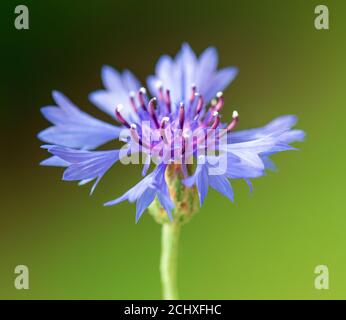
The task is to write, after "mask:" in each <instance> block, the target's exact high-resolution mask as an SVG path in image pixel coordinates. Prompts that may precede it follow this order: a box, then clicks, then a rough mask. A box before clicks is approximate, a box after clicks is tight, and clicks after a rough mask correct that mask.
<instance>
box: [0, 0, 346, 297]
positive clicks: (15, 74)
mask: <svg viewBox="0 0 346 320" xmlns="http://www.w3.org/2000/svg"><path fill="white" fill-rule="evenodd" d="M18 4H26V5H27V6H28V7H29V10H30V30H23V31H18V30H16V29H15V28H14V25H13V22H14V18H15V15H14V8H15V6H16V5H18ZM318 4H321V1H312V0H304V1H300V0H292V1H277V0H270V1H269V0H263V1H255V0H241V1H240V0H238V1H230V0H224V1H220V0H213V1H202V0H199V1H192V0H190V1H177V0H176V1H135V0H127V1H104V0H99V1H90V2H86V1H67V0H60V1H23V2H22V1H21V2H17V1H5V0H4V1H1V5H0V7H1V10H0V15H1V17H0V26H1V29H0V39H1V40H0V41H1V56H2V58H1V65H2V67H1V78H2V84H1V86H0V97H1V107H0V112H1V118H0V121H1V126H0V127H1V129H0V130H1V141H2V143H1V157H0V164H1V187H0V188H1V189H0V195H1V196H0V197H1V203H0V298H2V299H28V298H30V299H59V298H60V299H61V298H66V299H84V298H85V299H159V298H160V297H161V293H160V281H159V270H158V263H159V252H160V226H159V225H157V224H156V223H155V222H154V221H153V219H152V218H151V216H149V215H148V214H145V215H144V216H143V218H142V219H141V220H140V223H139V224H137V225H136V224H135V223H134V221H135V207H134V206H133V205H130V204H128V203H121V204H119V205H118V206H116V207H109V208H104V207H102V204H103V203H104V202H105V201H107V200H110V199H113V198H115V197H116V196H118V195H120V194H122V193H123V192H124V191H125V190H127V189H128V188H129V187H130V186H132V185H133V184H134V183H135V182H136V181H138V179H139V177H140V174H139V173H140V168H137V167H135V166H132V167H119V166H116V167H114V168H113V169H112V170H111V171H110V172H109V173H108V174H107V175H106V177H105V178H104V179H103V181H102V182H101V183H100V185H99V187H98V188H97V189H96V192H95V194H94V195H93V196H92V197H89V195H88V193H89V186H84V187H78V186H77V185H76V184H75V183H67V182H62V181H61V175H62V170H61V169H57V168H47V167H40V166H39V165H38V163H39V162H40V161H41V160H42V159H44V158H45V157H46V153H45V151H44V150H41V149H40V148H39V147H40V142H39V141H38V140H37V139H36V134H37V133H38V132H39V131H40V130H42V129H44V128H45V127H47V126H48V123H47V122H46V121H45V120H44V119H43V117H42V116H41V114H40V111H39V109H40V107H41V106H44V105H49V104H51V103H52V98H51V91H52V89H58V90H61V91H62V92H64V93H66V94H67V95H68V96H69V97H70V98H71V99H72V100H73V101H74V102H75V103H77V104H78V105H79V106H80V107H81V108H83V110H85V111H87V112H89V113H90V114H93V115H95V116H98V117H100V118H102V119H106V120H110V119H108V118H107V116H105V115H104V114H103V113H102V112H100V111H99V110H98V109H97V108H96V107H95V106H93V105H92V104H91V103H90V102H89V101H88V94H89V93H90V92H91V91H93V90H95V89H97V88H100V87H101V81H100V69H101V66H102V65H103V64H110V65H112V66H114V67H115V68H117V69H119V70H122V69H124V68H129V69H131V70H132V71H133V72H135V74H136V75H138V77H139V78H140V79H141V80H142V81H144V80H145V78H146V76H147V75H148V74H151V73H152V72H153V69H154V65H155V62H156V60H157V59H158V57H159V56H160V55H161V54H163V53H168V54H175V53H176V52H177V51H178V49H179V48H180V46H181V44H182V43H183V42H185V41H187V42H189V43H190V44H191V46H192V47H193V48H194V49H195V51H196V52H197V53H201V52H202V50H203V49H204V48H206V47H207V46H209V45H214V46H216V47H217V48H218V50H219V54H220V65H221V66H228V65H235V66H237V67H239V70H240V73H239V76H238V77H237V79H236V80H235V82H234V83H233V84H232V85H231V86H230V87H229V88H228V89H227V90H226V92H225V97H226V107H225V112H224V117H225V118H226V119H227V118H230V117H231V113H232V110H233V109H235V108H236V109H237V110H238V111H239V113H240V115H241V122H240V123H239V128H240V129H244V128H250V127H256V126H261V125H264V124H265V123H266V122H268V121H270V120H271V119H272V118H274V117H276V116H279V115H282V114H297V115H298V116H299V124H298V126H299V128H302V129H304V130H305V131H306V132H307V140H306V142H305V143H302V144H300V145H299V148H300V149H301V150H300V151H299V152H290V153H285V154H280V155H277V156H275V157H274V160H275V161H276V163H277V165H278V167H279V171H278V172H277V173H269V174H268V176H266V177H264V178H261V179H260V180H255V181H254V193H253V194H252V195H250V194H249V190H248V188H247V186H246V185H245V183H244V182H242V181H236V182H234V183H233V186H234V188H235V195H236V201H235V203H230V202H229V201H228V200H227V199H226V198H223V197H222V196H221V195H219V194H217V193H216V192H213V191H211V192H210V195H209V196H208V198H207V200H206V203H205V205H204V206H203V208H202V209H201V211H200V213H199V214H198V215H197V216H195V218H194V219H193V220H192V221H191V222H190V223H189V224H188V225H186V226H185V227H184V228H183V230H182V235H181V247H180V256H179V287H180V293H181V297H182V298H184V299H342V298H346V250H345V247H346V210H345V209H346V205H345V195H344V193H345V184H344V181H345V178H346V175H345V160H346V151H345V121H346V109H345V80H346V77H345V75H346V61H345V56H346V50H345V49H346V43H345V33H346V19H345V15H346V2H345V1H343V0H334V1H327V0H324V1H323V4H326V5H328V7H329V10H330V30H328V31H317V30H316V29H315V28H314V18H315V14H314V8H315V6H316V5H318ZM110 121H111V120H110ZM19 264H24V265H27V266H28V267H29V269H30V290H21V291H18V290H16V289H15V288H14V285H13V281H14V278H15V274H14V268H15V266H16V265H19ZM320 264H325V265H327V266H328V267H329V272H330V289H329V290H320V291H319V290H316V289H315V288H314V278H315V276H316V275H315V274H314V268H315V266H317V265H320Z"/></svg>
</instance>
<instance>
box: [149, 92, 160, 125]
mask: <svg viewBox="0 0 346 320" xmlns="http://www.w3.org/2000/svg"><path fill="white" fill-rule="evenodd" d="M155 104H156V98H155V97H154V98H152V99H151V100H150V101H149V104H148V106H149V114H150V116H151V118H152V119H153V121H154V124H155V127H156V129H158V128H159V127H160V124H159V121H158V120H157V116H156V113H155Z"/></svg>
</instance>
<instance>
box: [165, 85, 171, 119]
mask: <svg viewBox="0 0 346 320" xmlns="http://www.w3.org/2000/svg"><path fill="white" fill-rule="evenodd" d="M166 107H167V111H168V113H171V93H170V91H169V89H167V90H166Z"/></svg>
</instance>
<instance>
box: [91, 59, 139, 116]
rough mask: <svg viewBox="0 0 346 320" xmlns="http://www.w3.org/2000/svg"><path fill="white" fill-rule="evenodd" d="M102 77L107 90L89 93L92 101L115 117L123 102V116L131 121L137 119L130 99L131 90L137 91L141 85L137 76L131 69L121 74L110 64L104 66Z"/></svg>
mask: <svg viewBox="0 0 346 320" xmlns="http://www.w3.org/2000/svg"><path fill="white" fill-rule="evenodd" d="M101 77H102V81H103V84H104V86H105V89H106V90H96V91H94V92H92V93H91V94H90V95H89V99H90V101H91V102H92V103H93V104H95V105H96V106H97V107H98V108H99V109H101V110H102V111H104V112H106V113H108V114H109V115H110V116H112V117H113V118H114V112H115V108H116V106H117V105H118V104H122V105H123V106H124V109H123V111H122V116H123V117H124V118H125V119H127V120H128V121H130V122H132V121H133V120H137V115H136V114H135V112H134V111H133V109H132V107H131V104H130V99H129V94H130V91H135V92H136V91H138V90H139V89H140V87H141V84H140V82H139V81H138V80H137V78H136V77H135V76H134V75H133V74H132V73H131V72H130V71H129V70H125V71H124V72H123V74H122V75H121V74H120V73H119V72H118V71H116V70H115V69H113V68H112V67H110V66H104V67H103V68H102V70H101Z"/></svg>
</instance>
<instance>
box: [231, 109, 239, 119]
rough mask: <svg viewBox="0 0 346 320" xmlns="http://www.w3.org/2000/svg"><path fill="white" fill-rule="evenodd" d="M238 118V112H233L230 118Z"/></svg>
mask: <svg viewBox="0 0 346 320" xmlns="http://www.w3.org/2000/svg"><path fill="white" fill-rule="evenodd" d="M238 117H239V113H238V111H236V110H234V111H233V114H232V118H233V119H235V118H238Z"/></svg>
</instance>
